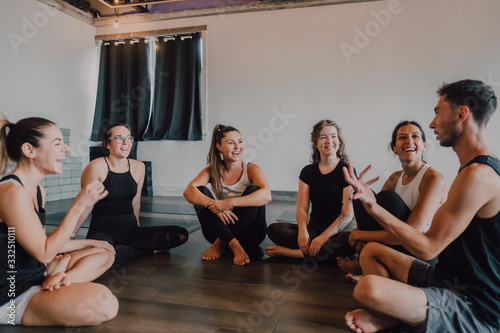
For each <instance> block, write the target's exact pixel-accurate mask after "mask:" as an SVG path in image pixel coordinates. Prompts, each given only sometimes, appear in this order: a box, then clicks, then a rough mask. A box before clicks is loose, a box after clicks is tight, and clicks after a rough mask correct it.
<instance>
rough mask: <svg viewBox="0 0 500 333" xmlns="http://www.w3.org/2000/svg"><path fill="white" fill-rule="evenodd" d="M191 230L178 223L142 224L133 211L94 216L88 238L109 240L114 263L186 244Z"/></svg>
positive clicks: (117, 263) (121, 262)
mask: <svg viewBox="0 0 500 333" xmlns="http://www.w3.org/2000/svg"><path fill="white" fill-rule="evenodd" d="M188 236H189V233H188V232H187V230H186V229H184V228H182V227H177V226H170V225H167V226H158V227H139V226H137V219H136V217H135V215H134V214H126V215H119V216H97V217H92V222H91V225H90V228H89V232H88V234H87V239H97V240H103V241H107V242H109V243H110V244H111V245H113V247H114V248H115V251H116V256H115V261H114V263H113V266H118V265H121V264H124V263H126V262H129V261H132V260H135V259H139V258H142V257H145V256H149V255H152V254H153V252H154V251H155V250H168V249H171V248H174V247H177V246H179V245H182V244H184V243H185V242H186V241H187V240H188Z"/></svg>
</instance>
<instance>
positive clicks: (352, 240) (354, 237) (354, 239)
mask: <svg viewBox="0 0 500 333" xmlns="http://www.w3.org/2000/svg"><path fill="white" fill-rule="evenodd" d="M358 236H359V230H357V229H354V230H352V231H351V233H350V234H349V245H350V246H352V247H356V243H357V242H359V238H358Z"/></svg>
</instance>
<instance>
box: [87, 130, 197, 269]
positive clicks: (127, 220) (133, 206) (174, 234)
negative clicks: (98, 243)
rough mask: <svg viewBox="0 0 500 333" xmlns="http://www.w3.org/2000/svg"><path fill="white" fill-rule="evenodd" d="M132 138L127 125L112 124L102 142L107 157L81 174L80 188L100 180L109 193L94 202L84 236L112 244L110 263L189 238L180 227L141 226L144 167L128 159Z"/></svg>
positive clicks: (139, 255) (147, 253)
mask: <svg viewBox="0 0 500 333" xmlns="http://www.w3.org/2000/svg"><path fill="white" fill-rule="evenodd" d="M133 141H134V139H133V137H132V136H131V131H130V128H129V127H128V126H127V125H124V124H113V125H111V126H110V127H108V129H107V130H106V131H105V133H104V135H103V141H102V145H103V147H104V148H106V149H108V151H109V156H106V157H103V158H98V159H95V160H93V161H92V162H90V163H89V165H88V166H87V167H86V168H85V170H83V173H82V180H81V185H82V188H83V187H85V186H86V185H87V184H89V183H91V182H92V181H94V180H99V181H101V182H102V183H103V184H104V186H105V187H106V190H108V192H109V194H108V196H107V197H106V198H104V199H102V200H101V201H99V202H97V203H96V204H95V205H94V208H93V210H92V220H91V222H90V228H89V231H88V234H87V238H91V239H98V240H106V241H108V242H109V243H110V244H111V245H113V246H114V247H115V251H116V257H115V262H114V264H113V266H116V265H120V264H123V263H126V262H128V261H131V260H135V259H138V258H142V257H144V256H147V255H152V254H153V253H156V252H159V251H165V250H168V249H171V248H173V247H176V246H179V245H181V244H184V243H185V242H186V241H187V239H188V232H187V230H186V229H184V228H181V227H177V226H159V227H141V226H140V224H139V210H140V206H141V190H142V184H143V182H144V174H145V166H144V163H142V162H140V161H136V160H132V159H129V158H128V156H129V154H130V149H131V148H132V142H133ZM85 216H86V215H85ZM83 220H85V219H82V220H81V221H80V223H83ZM80 225H81V224H80Z"/></svg>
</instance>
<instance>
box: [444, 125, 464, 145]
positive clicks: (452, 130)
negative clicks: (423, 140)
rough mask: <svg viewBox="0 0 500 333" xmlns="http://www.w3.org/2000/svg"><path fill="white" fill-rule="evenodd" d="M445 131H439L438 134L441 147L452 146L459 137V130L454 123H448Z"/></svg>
mask: <svg viewBox="0 0 500 333" xmlns="http://www.w3.org/2000/svg"><path fill="white" fill-rule="evenodd" d="M447 127H448V129H447V130H446V132H444V133H441V134H440V135H439V136H440V137H439V144H440V145H441V146H443V147H453V146H454V145H455V144H456V143H457V142H458V138H459V137H460V130H459V128H458V126H457V125H455V124H451V123H449V124H448V126H447Z"/></svg>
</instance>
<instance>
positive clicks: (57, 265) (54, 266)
mask: <svg viewBox="0 0 500 333" xmlns="http://www.w3.org/2000/svg"><path fill="white" fill-rule="evenodd" d="M70 259H71V255H69V254H67V253H66V254H64V255H62V254H58V255H57V256H55V257H54V259H52V261H51V262H49V263H48V264H47V273H46V274H47V276H49V275H55V274H57V273H59V272H66V270H67V269H68V264H69V261H70Z"/></svg>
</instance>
